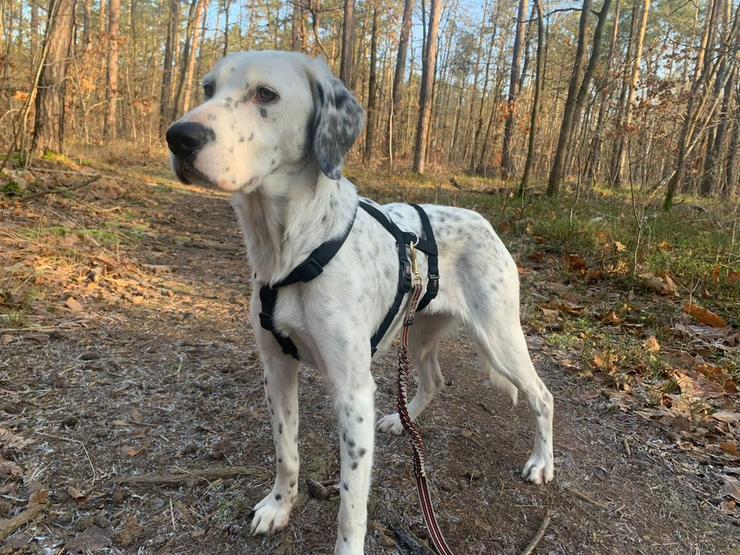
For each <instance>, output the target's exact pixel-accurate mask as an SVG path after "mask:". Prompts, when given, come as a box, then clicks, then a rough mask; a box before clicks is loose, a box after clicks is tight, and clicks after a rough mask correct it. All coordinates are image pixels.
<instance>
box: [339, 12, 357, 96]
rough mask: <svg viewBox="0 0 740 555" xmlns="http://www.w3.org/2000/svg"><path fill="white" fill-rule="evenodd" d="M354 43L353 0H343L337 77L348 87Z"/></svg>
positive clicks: (350, 83)
mask: <svg viewBox="0 0 740 555" xmlns="http://www.w3.org/2000/svg"><path fill="white" fill-rule="evenodd" d="M354 45H355V0H344V22H343V23H342V61H341V65H340V68H339V78H340V79H341V80H342V81H344V84H345V85H347V86H348V87H351V86H352V85H353V82H352V65H353V58H354Z"/></svg>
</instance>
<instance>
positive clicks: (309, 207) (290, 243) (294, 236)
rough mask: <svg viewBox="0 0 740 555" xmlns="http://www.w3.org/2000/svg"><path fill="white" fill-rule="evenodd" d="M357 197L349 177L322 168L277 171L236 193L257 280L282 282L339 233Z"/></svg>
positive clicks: (353, 207)
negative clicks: (335, 177)
mask: <svg viewBox="0 0 740 555" xmlns="http://www.w3.org/2000/svg"><path fill="white" fill-rule="evenodd" d="M357 202H358V196H357V191H356V190H355V187H354V186H353V185H352V184H351V183H350V182H349V181H347V180H346V179H340V180H339V181H335V180H331V179H329V178H328V177H326V176H325V175H324V174H322V173H321V172H320V171H319V170H318V168H312V170H311V171H305V168H303V170H302V171H297V172H290V171H285V172H276V173H273V174H271V175H269V176H267V177H266V178H265V179H264V180H263V181H262V183H261V184H260V186H259V187H257V189H255V190H254V191H252V192H249V193H245V192H243V191H238V192H236V193H234V195H233V196H232V199H231V204H232V206H233V207H234V210H235V211H236V214H237V217H238V219H239V223H240V225H241V228H242V232H243V233H244V241H245V243H246V246H247V254H248V256H249V260H250V262H251V264H252V269H253V270H254V272H255V275H256V278H257V280H258V281H260V282H262V283H271V284H274V283H276V282H278V281H280V280H281V279H283V278H284V277H285V276H286V275H288V273H290V271H291V270H292V269H293V268H295V267H296V266H298V264H300V263H301V262H303V261H304V260H305V259H306V258H307V257H308V255H309V254H310V253H311V251H313V250H314V249H315V248H316V247H318V246H319V245H320V244H321V243H323V242H325V241H328V240H330V239H333V238H335V237H337V236H338V235H340V234H341V233H342V232H343V231H344V230H345V229H346V228H347V225H349V223H350V221H351V220H352V218H353V217H354V213H355V209H356V206H357Z"/></svg>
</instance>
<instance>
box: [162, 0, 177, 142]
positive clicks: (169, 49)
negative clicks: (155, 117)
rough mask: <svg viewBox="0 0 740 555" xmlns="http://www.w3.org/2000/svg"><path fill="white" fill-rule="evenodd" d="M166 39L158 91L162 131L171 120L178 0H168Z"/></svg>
mask: <svg viewBox="0 0 740 555" xmlns="http://www.w3.org/2000/svg"><path fill="white" fill-rule="evenodd" d="M169 5H170V10H169V19H168V22H167V40H166V42H165V45H164V59H163V61H162V87H161V89H160V93H159V131H160V133H164V132H165V130H166V129H167V127H169V125H170V123H171V122H172V121H171V120H172V81H173V79H172V73H173V63H174V58H175V48H176V44H177V31H178V29H179V20H180V0H169Z"/></svg>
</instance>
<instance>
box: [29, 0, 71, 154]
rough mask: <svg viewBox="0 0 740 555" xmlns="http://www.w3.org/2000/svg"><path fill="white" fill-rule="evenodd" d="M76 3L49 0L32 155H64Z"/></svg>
mask: <svg viewBox="0 0 740 555" xmlns="http://www.w3.org/2000/svg"><path fill="white" fill-rule="evenodd" d="M75 4H76V2H75V0H51V2H50V3H49V10H48V12H47V13H48V14H49V15H48V21H47V25H46V36H45V37H44V41H45V43H46V44H47V46H46V48H47V53H46V61H45V63H44V67H43V69H42V70H41V78H40V79H39V85H38V94H37V95H36V118H35V121H34V128H33V137H32V142H31V152H32V153H35V154H43V153H44V152H46V151H52V152H64V115H65V114H64V101H65V96H66V92H67V69H68V67H69V52H70V48H71V46H72V29H73V28H74V21H75Z"/></svg>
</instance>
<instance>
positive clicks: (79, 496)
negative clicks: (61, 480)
mask: <svg viewBox="0 0 740 555" xmlns="http://www.w3.org/2000/svg"><path fill="white" fill-rule="evenodd" d="M67 493H68V494H69V496H70V497H71V498H72V499H74V500H75V501H76V502H77V504H78V505H84V504H85V502H86V501H87V495H86V494H85V492H83V491H81V490H78V489H77V488H76V487H74V486H69V487H68V488H67Z"/></svg>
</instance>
